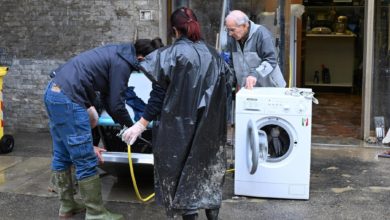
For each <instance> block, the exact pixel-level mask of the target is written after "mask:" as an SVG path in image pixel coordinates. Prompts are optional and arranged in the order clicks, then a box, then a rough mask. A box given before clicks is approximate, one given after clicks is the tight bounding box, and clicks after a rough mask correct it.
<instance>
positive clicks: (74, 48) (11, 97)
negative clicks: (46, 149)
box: [0, 0, 161, 134]
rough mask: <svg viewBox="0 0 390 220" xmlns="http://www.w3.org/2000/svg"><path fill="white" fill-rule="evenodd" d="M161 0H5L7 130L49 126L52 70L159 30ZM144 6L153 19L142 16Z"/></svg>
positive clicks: (1, 37) (0, 44)
mask: <svg viewBox="0 0 390 220" xmlns="http://www.w3.org/2000/svg"><path fill="white" fill-rule="evenodd" d="M159 2H160V1H159V0H115V1H114V0H111V1H107V0H84V1H78V0H58V1H50V0H39V1H38V0H2V1H1V4H0V11H1V16H0V30H1V32H0V48H6V49H7V50H8V51H9V52H10V53H12V54H13V56H14V62H13V65H12V66H11V67H10V70H9V72H8V74H7V75H6V76H5V77H4V89H3V95H4V120H5V133H10V134H12V133H15V132H23V131H31V132H36V131H37V132H41V131H42V132H44V131H48V127H47V116H46V112H45V108H44V104H43V101H42V100H43V99H42V95H43V90H44V88H45V86H46V83H47V82H48V79H49V78H48V73H49V71H50V70H52V69H54V68H56V67H57V66H58V65H60V64H61V63H63V62H65V61H66V60H67V59H69V58H71V57H72V56H74V55H76V54H78V53H80V52H82V51H85V50H87V49H90V48H93V47H97V46H100V45H104V44H108V43H118V42H128V41H133V40H134V38H135V36H136V35H137V36H138V37H139V38H150V37H155V36H158V34H159V21H158V19H159V11H160V7H161V6H160V5H159ZM140 10H151V11H152V14H153V17H152V20H147V21H143V20H142V21H141V20H140V16H139V14H140Z"/></svg>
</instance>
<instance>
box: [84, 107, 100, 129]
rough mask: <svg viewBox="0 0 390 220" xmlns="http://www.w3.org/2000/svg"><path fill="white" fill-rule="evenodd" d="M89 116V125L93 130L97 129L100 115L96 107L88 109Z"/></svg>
mask: <svg viewBox="0 0 390 220" xmlns="http://www.w3.org/2000/svg"><path fill="white" fill-rule="evenodd" d="M87 112H88V116H89V123H90V124H91V128H95V127H96V126H97V124H98V120H99V115H98V113H97V111H96V108H95V107H94V106H91V107H89V108H88V109H87Z"/></svg>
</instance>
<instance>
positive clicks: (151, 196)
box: [127, 144, 155, 202]
mask: <svg viewBox="0 0 390 220" xmlns="http://www.w3.org/2000/svg"><path fill="white" fill-rule="evenodd" d="M127 155H128V157H129V167H130V174H131V180H132V182H133V187H134V191H135V194H136V195H137V198H138V199H139V200H141V201H142V202H147V201H149V200H150V199H152V198H153V197H154V195H155V194H154V193H152V194H150V195H149V196H147V197H146V198H142V196H141V194H140V193H139V190H138V186H137V181H136V180H135V175H134V169H133V160H132V159H131V147H130V144H129V145H127Z"/></svg>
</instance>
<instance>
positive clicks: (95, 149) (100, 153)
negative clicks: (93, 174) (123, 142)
mask: <svg viewBox="0 0 390 220" xmlns="http://www.w3.org/2000/svg"><path fill="white" fill-rule="evenodd" d="M93 151H94V152H95V154H96V156H97V157H98V159H99V162H100V163H104V160H103V156H102V152H106V151H107V150H106V149H104V148H101V147H96V146H93Z"/></svg>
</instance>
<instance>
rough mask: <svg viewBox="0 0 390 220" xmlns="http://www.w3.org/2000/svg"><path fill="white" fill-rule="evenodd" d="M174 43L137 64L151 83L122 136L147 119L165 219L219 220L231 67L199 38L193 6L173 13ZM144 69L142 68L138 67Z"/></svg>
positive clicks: (133, 133)
mask: <svg viewBox="0 0 390 220" xmlns="http://www.w3.org/2000/svg"><path fill="white" fill-rule="evenodd" d="M171 24H172V30H173V32H174V34H175V37H176V41H175V42H174V43H173V44H172V45H171V46H169V47H166V48H160V49H159V50H158V51H154V52H153V53H151V54H150V55H148V56H146V57H145V61H144V62H141V67H143V69H144V71H145V73H146V75H147V76H148V77H149V78H150V79H151V80H152V81H153V82H154V83H153V90H152V92H151V97H150V99H149V101H148V104H147V106H146V109H145V112H144V114H143V117H142V118H141V119H140V120H139V121H138V122H136V123H135V124H134V125H133V126H132V127H131V128H129V129H127V130H126V131H125V132H124V134H123V136H122V139H123V141H125V142H126V143H129V144H132V143H134V141H135V140H136V139H137V137H138V136H139V135H140V134H141V133H142V132H143V131H144V130H145V128H146V126H147V125H148V123H149V122H150V121H152V120H153V121H154V123H153V125H154V128H153V132H152V133H153V154H154V165H155V188H156V189H155V190H156V199H157V201H158V202H159V203H162V204H163V205H164V206H165V208H166V211H167V215H168V216H169V217H172V216H175V215H182V216H183V219H196V218H197V217H198V209H206V215H207V218H208V219H218V212H219V208H220V206H221V201H222V185H223V181H224V175H225V170H226V160H225V153H224V145H225V142H226V97H227V83H226V82H227V78H228V77H230V75H231V73H230V69H229V67H228V66H227V64H225V62H224V61H223V60H222V59H221V58H220V57H219V55H218V53H217V51H216V50H215V49H214V48H211V47H210V46H208V45H207V44H206V43H205V42H204V41H202V40H201V38H200V25H199V23H198V21H197V18H196V16H195V14H194V13H193V12H192V10H191V9H188V8H185V7H183V8H179V9H177V10H176V11H175V12H173V14H172V15H171ZM141 69H142V68H141Z"/></svg>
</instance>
